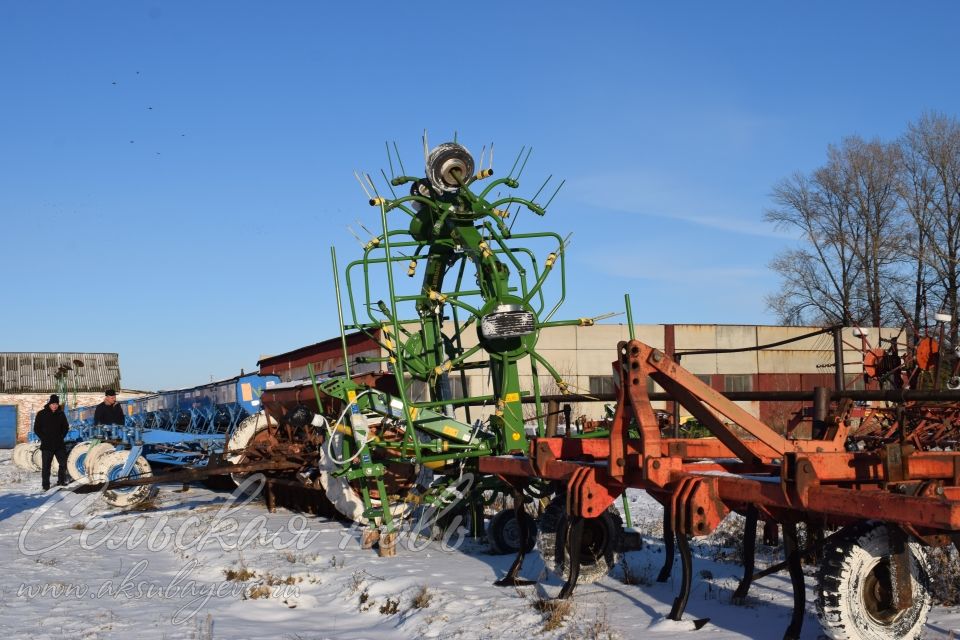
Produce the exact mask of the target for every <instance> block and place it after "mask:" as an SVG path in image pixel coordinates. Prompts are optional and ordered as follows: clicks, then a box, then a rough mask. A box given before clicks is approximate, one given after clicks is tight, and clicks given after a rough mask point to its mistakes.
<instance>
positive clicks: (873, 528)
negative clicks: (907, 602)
mask: <svg viewBox="0 0 960 640" xmlns="http://www.w3.org/2000/svg"><path fill="white" fill-rule="evenodd" d="M892 533H895V530H894V529H893V528H892V527H891V526H890V525H887V524H883V523H880V522H865V523H863V524H860V525H856V526H853V527H850V529H849V530H848V531H847V532H846V533H845V534H844V535H842V536H840V537H839V538H838V539H837V540H836V541H835V542H833V543H832V544H829V545H827V546H826V547H825V548H824V551H823V561H822V562H821V564H820V571H819V573H818V575H817V598H816V607H817V617H818V618H819V619H820V625H821V626H822V627H823V630H824V633H825V634H826V635H827V636H829V637H830V638H834V640H911V639H914V638H919V637H921V635H922V634H923V628H924V623H925V621H926V619H927V614H928V613H929V611H930V605H931V596H930V577H929V576H930V567H929V564H928V561H927V554H926V552H925V551H924V550H923V548H922V547H921V546H920V545H919V544H917V543H916V542H908V543H907V548H908V550H909V552H910V553H909V558H910V575H911V582H912V586H913V603H912V605H911V606H910V607H908V608H907V609H905V610H903V611H899V612H893V611H891V610H890V609H888V608H885V609H880V606H882V605H883V603H882V602H881V601H882V600H884V597H885V596H884V595H883V594H886V593H887V592H888V591H889V590H888V589H884V587H883V586H882V585H881V583H880V581H879V580H878V579H877V576H882V575H883V573H884V572H885V571H889V569H888V568H885V567H889V563H887V562H886V560H885V558H886V557H887V556H889V555H890V537H891V534H892ZM885 563H886V564H885ZM871 584H872V585H873V586H872V587H871ZM877 594H881V595H880V596H878V595H877ZM868 602H869V603H872V604H868ZM871 608H876V609H878V610H877V611H873V612H871Z"/></svg>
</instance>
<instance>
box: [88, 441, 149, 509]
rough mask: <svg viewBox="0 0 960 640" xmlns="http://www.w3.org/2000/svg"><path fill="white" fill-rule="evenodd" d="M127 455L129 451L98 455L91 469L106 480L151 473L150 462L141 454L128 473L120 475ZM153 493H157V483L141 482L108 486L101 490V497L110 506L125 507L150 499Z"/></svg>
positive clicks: (136, 476)
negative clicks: (115, 486) (127, 485)
mask: <svg viewBox="0 0 960 640" xmlns="http://www.w3.org/2000/svg"><path fill="white" fill-rule="evenodd" d="M129 456H130V452H129V451H111V452H110V453H107V454H104V455H102V456H100V457H99V458H98V459H97V461H96V468H95V469H92V470H91V471H92V472H93V473H94V474H95V475H96V476H97V477H98V478H104V479H105V480H106V481H108V482H109V481H112V480H121V479H123V478H138V477H141V476H149V475H152V470H151V469H150V463H149V462H148V461H147V459H146V458H144V457H143V456H137V459H136V461H135V462H134V463H133V466H132V467H131V468H130V472H129V474H128V475H126V476H123V475H121V473H122V471H123V467H124V465H126V464H127V458H129ZM155 495H157V485H155V484H143V485H140V486H136V487H118V488H116V489H112V488H109V487H108V488H107V490H106V491H104V492H103V499H104V500H106V502H107V504H109V505H111V506H114V507H119V508H121V509H126V508H129V507H135V506H137V505H139V504H141V503H143V502H145V501H147V500H150V499H151V498H153V497H154V496H155Z"/></svg>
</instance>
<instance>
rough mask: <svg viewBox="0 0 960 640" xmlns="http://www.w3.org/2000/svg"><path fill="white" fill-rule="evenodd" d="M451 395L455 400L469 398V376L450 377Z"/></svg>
mask: <svg viewBox="0 0 960 640" xmlns="http://www.w3.org/2000/svg"><path fill="white" fill-rule="evenodd" d="M450 395H451V396H453V399H454V400H460V399H462V398H469V397H470V378H469V377H467V376H464V377H463V378H461V377H460V376H459V375H452V376H450Z"/></svg>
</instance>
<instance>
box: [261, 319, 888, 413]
mask: <svg viewBox="0 0 960 640" xmlns="http://www.w3.org/2000/svg"><path fill="white" fill-rule="evenodd" d="M407 329H409V330H414V331H415V330H416V327H415V326H408V327H407ZM817 329H818V327H778V326H757V325H708V324H704V325H694V324H677V325H662V324H651V325H635V326H634V333H635V335H636V337H637V339H639V340H641V341H642V342H645V343H647V344H649V345H651V346H653V347H655V348H658V349H663V350H664V351H666V352H667V353H668V354H674V353H680V354H681V358H680V363H681V365H682V366H683V367H684V368H685V369H687V370H688V371H690V372H691V373H693V374H696V375H698V376H700V377H701V379H702V380H703V381H704V382H706V383H707V384H709V385H710V386H711V387H712V388H714V389H716V390H718V391H721V392H723V391H741V390H742V391H788V390H809V389H812V388H813V387H814V386H826V387H830V388H832V387H833V361H834V353H833V337H832V336H831V335H829V334H822V335H819V336H815V337H811V338H805V339H803V340H799V341H797V342H791V343H788V344H784V345H779V346H776V347H772V348H770V349H764V350H762V351H742V352H737V353H720V354H716V353H714V354H689V355H682V352H683V351H690V350H697V349H742V348H748V347H759V346H762V345H768V344H774V343H778V342H782V341H784V340H788V339H791V338H796V337H799V336H802V335H805V334H808V333H812V332H814V331H816V330H817ZM867 331H868V334H869V341H870V344H871V345H876V344H878V337H883V338H886V339H889V338H891V337H893V336H896V335H898V333H899V330H898V329H892V328H884V329H881V330H879V331H878V330H877V329H867ZM878 334H879V336H878ZM842 336H843V341H844V351H843V356H844V363H845V367H844V369H845V387H847V388H851V387H854V386H857V384H858V380H859V379H860V377H861V375H862V367H861V365H860V359H861V352H860V351H859V348H860V346H861V340H860V338H859V337H856V336H854V335H853V329H850V328H847V329H844V330H843V334H842ZM629 337H630V331H629V327H628V326H627V325H625V324H599V325H595V326H592V327H554V328H549V329H544V330H542V331H541V332H540V336H539V339H538V342H537V352H538V353H539V354H540V355H541V356H542V357H544V358H545V359H546V360H547V361H548V362H549V363H550V364H551V365H552V366H553V367H554V368H555V369H556V371H557V372H558V373H559V374H560V376H561V377H562V379H563V380H564V381H565V382H567V383H568V384H569V389H570V391H571V392H574V393H582V394H590V393H591V380H592V381H593V382H594V383H601V382H602V381H601V380H600V379H601V378H609V379H612V376H613V369H612V363H613V361H614V360H615V359H616V355H617V354H616V349H617V344H618V343H619V342H620V341H623V340H628V339H629ZM462 339H463V347H464V348H465V349H469V348H471V347H472V346H474V345H476V343H477V336H476V332H475V331H473V330H469V331H466V332H464V334H463V336H462ZM903 340H904V338H903V337H901V341H903ZM903 346H904V347H905V345H903ZM348 350H349V352H350V354H351V357H353V356H355V355H359V354H361V353H362V354H365V355H367V354H379V356H380V357H382V358H385V357H386V356H387V355H388V354H387V353H386V351H385V350H383V349H380V348H379V347H378V346H377V344H376V343H375V342H374V341H373V340H370V339H369V338H366V337H365V336H361V335H360V334H353V335H351V336H350V337H349V338H348ZM903 351H904V349H903V348H902V349H901V352H903ZM483 359H485V354H483V353H477V354H475V355H474V356H473V357H471V358H470V359H469V360H468V361H469V362H476V361H479V360H483ZM342 361H343V356H342V347H341V345H340V340H339V338H334V339H330V340H327V341H324V342H321V343H317V344H315V345H311V346H309V347H303V348H301V349H298V350H295V351H291V352H289V353H286V354H281V355H277V356H273V357H270V358H264V359H262V360H261V363H260V364H261V373H276V374H278V375H280V376H281V377H282V378H283V379H284V380H290V379H294V378H302V377H304V376H305V375H306V374H305V371H306V363H307V362H311V363H313V364H314V366H315V368H316V370H317V371H324V370H326V369H332V368H337V367H339V366H342ZM365 366H368V367H369V368H370V369H375V370H384V369H385V368H386V365H385V364H383V363H370V364H369V365H365ZM466 377H467V389H466V392H467V393H466V395H470V396H483V395H489V394H491V393H492V391H493V389H492V385H491V382H490V374H489V371H488V370H486V369H474V370H469V371H467V373H466ZM451 378H453V379H452V380H451V386H452V387H454V388H453V391H454V396H455V397H460V396H461V393H462V391H461V389H459V386H460V383H459V374H457V375H454V376H451ZM533 378H534V373H533V370H532V368H531V365H530V362H529V360H528V359H525V360H524V361H522V362H521V363H520V382H521V387H522V389H524V390H526V391H532V389H533ZM537 378H538V380H539V382H540V390H541V393H542V394H557V393H559V389H558V387H557V384H556V382H555V381H554V380H553V378H552V377H551V376H550V375H549V373H548V372H547V370H546V369H545V368H544V367H543V366H538V367H537ZM410 390H411V395H412V397H413V399H414V400H415V401H416V400H424V399H426V398H425V393H426V390H425V387H424V385H423V384H419V385H418V384H414V385H411V387H410ZM651 390H652V391H662V389H660V388H659V386H657V385H653V386H652V389H651ZM604 404H605V403H604V402H582V403H578V404H575V405H574V406H573V407H572V409H573V413H574V415H575V416H579V415H585V416H587V417H588V418H599V417H602V416H603V413H604ZM740 404H741V406H742V407H743V408H744V409H746V410H747V411H748V412H750V413H751V414H752V415H754V416H756V417H759V418H760V419H761V420H764V421H765V422H768V423H769V424H771V425H772V426H776V427H782V426H783V425H784V424H785V422H786V420H788V419H789V417H790V416H791V415H792V414H793V413H794V412H795V411H796V410H797V409H798V408H799V407H800V403H773V402H765V403H759V402H743V403H740ZM492 405H493V403H490V404H489V405H488V406H486V407H482V408H473V409H471V412H470V417H471V419H476V418H478V417H485V416H487V415H489V414H490V413H491V412H492V411H493V406H492ZM654 406H655V407H657V408H662V409H666V408H668V403H666V402H657V403H655V405H654ZM532 411H533V409H532V407H531V409H530V413H532ZM464 413H465V412H463V411H462V410H460V411H458V416H459V417H460V418H461V419H464V418H465V417H466V416H465V415H464ZM681 415H682V416H685V415H687V414H686V412H681Z"/></svg>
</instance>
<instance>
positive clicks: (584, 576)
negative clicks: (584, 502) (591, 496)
mask: <svg viewBox="0 0 960 640" xmlns="http://www.w3.org/2000/svg"><path fill="white" fill-rule="evenodd" d="M564 511H565V510H564V501H563V499H562V497H561V498H559V499H555V500H554V501H553V502H551V503H550V505H549V506H548V507H547V508H546V510H544V513H543V515H542V516H541V517H540V522H539V525H540V532H539V535H538V537H537V546H538V547H539V549H540V555H541V556H543V563H544V564H545V565H546V566H547V569H548V570H549V571H550V572H551V573H553V574H554V575H556V576H557V577H559V578H561V579H563V580H566V578H567V576H566V574H567V568H566V567H567V559H568V556H569V549H568V548H567V545H566V544H564V545H562V547H561V548H558V544H557V537H558V535H559V534H560V533H561V532H562V531H563V528H564V527H565V526H566V521H567V516H566V513H565V512H564ZM623 535H624V531H623V519H622V518H621V517H620V514H619V513H618V512H617V510H616V509H615V508H614V507H610V508H609V509H607V510H606V511H604V512H603V513H602V514H600V515H599V516H597V517H596V518H587V519H586V522H585V523H584V531H583V546H582V547H581V552H580V574H579V576H578V578H577V584H588V583H591V582H596V581H597V580H599V579H600V578H602V577H603V576H605V575H607V574H609V573H610V572H611V571H612V570H613V568H614V567H615V566H617V563H618V562H620V555H621V550H622V548H623Z"/></svg>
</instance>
